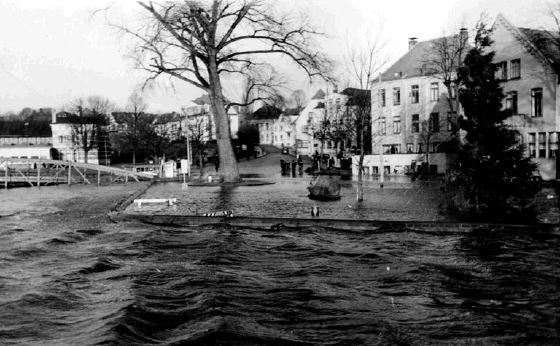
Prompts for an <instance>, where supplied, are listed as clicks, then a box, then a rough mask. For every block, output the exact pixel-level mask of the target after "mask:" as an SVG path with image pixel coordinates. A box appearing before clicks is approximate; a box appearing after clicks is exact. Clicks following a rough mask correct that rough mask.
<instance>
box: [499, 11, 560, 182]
mask: <svg viewBox="0 0 560 346" xmlns="http://www.w3.org/2000/svg"><path fill="white" fill-rule="evenodd" d="M491 35H492V36H491V37H492V40H493V44H492V47H491V48H492V50H494V51H495V56H494V61H495V63H496V66H497V71H496V74H497V78H498V79H499V80H500V81H501V86H502V87H503V91H504V94H505V95H506V97H505V99H504V107H505V108H506V109H510V110H511V111H512V112H513V116H511V117H510V118H509V119H507V121H506V122H507V123H508V124H510V125H511V126H513V127H514V128H516V129H517V130H518V131H519V132H520V134H521V137H522V141H523V143H524V144H525V146H526V150H527V155H528V156H530V157H532V158H534V160H535V161H536V162H537V164H538V170H539V174H540V176H541V177H542V179H543V180H554V179H559V178H560V172H559V171H560V164H559V163H560V162H559V160H560V159H559V157H560V153H559V149H558V144H559V143H558V135H559V133H560V109H559V107H560V94H559V89H558V83H559V73H560V49H559V46H558V44H559V43H560V38H559V36H558V33H552V32H546V31H543V30H535V29H528V28H519V27H516V26H514V25H513V24H512V23H510V22H509V21H508V20H507V19H506V18H505V17H504V16H503V15H501V14H500V15H498V17H497V18H496V21H495V22H494V25H493V27H492V34H491Z"/></svg>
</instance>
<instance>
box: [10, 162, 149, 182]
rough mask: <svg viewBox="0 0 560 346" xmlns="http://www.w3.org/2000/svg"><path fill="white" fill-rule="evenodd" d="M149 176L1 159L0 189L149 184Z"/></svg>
mask: <svg viewBox="0 0 560 346" xmlns="http://www.w3.org/2000/svg"><path fill="white" fill-rule="evenodd" d="M154 178H155V176H154V174H152V173H147V172H136V171H133V170H127V169H122V168H115V167H108V166H100V165H93V164H88V163H80V162H70V161H60V160H49V159H21V158H0V186H2V185H4V187H5V188H6V189H7V188H8V185H10V184H12V185H14V184H26V185H29V186H41V185H56V184H68V185H71V184H91V183H92V182H97V184H98V185H100V184H101V182H103V183H116V182H125V183H127V182H128V180H129V179H132V180H134V181H140V180H152V179H154Z"/></svg>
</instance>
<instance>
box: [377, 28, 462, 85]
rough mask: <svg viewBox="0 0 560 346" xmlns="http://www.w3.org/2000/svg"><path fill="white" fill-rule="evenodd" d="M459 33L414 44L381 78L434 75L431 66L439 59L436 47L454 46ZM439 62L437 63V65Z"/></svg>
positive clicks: (384, 79) (386, 79)
mask: <svg viewBox="0 0 560 346" xmlns="http://www.w3.org/2000/svg"><path fill="white" fill-rule="evenodd" d="M459 35H461V34H457V35H451V36H442V37H438V38H434V39H431V40H427V41H421V42H418V43H416V44H414V46H413V47H412V48H410V49H409V50H408V52H406V53H405V54H404V55H403V56H402V57H401V58H400V59H399V60H397V62H395V63H394V64H393V65H392V66H391V67H389V68H388V69H387V70H386V71H385V72H384V73H382V74H381V80H382V81H390V80H396V79H402V78H413V77H421V76H429V75H432V74H433V70H432V71H431V67H430V66H432V67H433V65H434V59H436V60H437V59H438V58H437V52H435V49H437V47H438V46H441V45H445V46H451V47H452V46H453V45H454V44H458V42H459V41H458V39H459V38H460V37H461V36H459ZM409 44H411V43H409ZM434 54H436V55H434ZM437 64H438V63H435V65H437Z"/></svg>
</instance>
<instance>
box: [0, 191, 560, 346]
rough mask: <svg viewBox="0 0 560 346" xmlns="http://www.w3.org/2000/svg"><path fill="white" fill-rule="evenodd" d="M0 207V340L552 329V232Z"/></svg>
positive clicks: (533, 332)
mask: <svg viewBox="0 0 560 346" xmlns="http://www.w3.org/2000/svg"><path fill="white" fill-rule="evenodd" d="M217 193H221V192H220V191H217ZM229 195H231V194H229ZM6 221H7V220H4V219H0V287H1V290H2V295H0V322H1V324H0V344H3V345H8V344H11V345H31V344H32V345H37V344H48V345H53V344H56V345H94V344H107V345H144V344H198V345H220V344H235V345H292V344H294V345H341V344H343V345H393V344H403V345H404V344H413V345H417V344H419V345H426V344H461V345H466V344H468V345H474V344H476V345H481V344H482V345H488V344H491V345H495V344H508V345H527V344H532V345H557V344H559V343H560V328H559V327H558V316H560V293H559V292H560V287H558V286H559V285H560V269H559V267H558V265H557V264H558V262H559V260H560V234H558V233H553V232H552V233H551V232H548V231H544V230H539V229H532V230H526V231H518V232H505V231H501V232H498V231H492V230H477V231H474V232H471V233H467V234H465V233H462V232H454V231H453V230H452V229H450V230H448V231H449V232H446V233H427V232H415V231H413V230H410V229H407V228H404V227H402V228H398V229H397V228H392V229H388V228H387V229H381V230H378V231H376V232H374V233H373V232H342V231H336V230H331V229H321V228H307V229H286V228H283V227H281V226H279V227H277V228H276V229H274V230H264V229H243V228H234V227H229V226H225V225H223V226H206V227H204V226H201V227H190V228H173V227H164V226H153V225H143V224H136V223H125V224H120V225H118V227H117V228H116V229H115V230H114V231H111V232H106V231H102V230H98V229H95V227H93V228H92V226H89V227H84V229H79V230H74V231H60V230H56V229H40V230H39V229H34V228H33V227H31V226H30V225H26V224H25V223H23V224H22V225H21V227H19V228H15V227H13V226H9V227H7V225H8V223H6Z"/></svg>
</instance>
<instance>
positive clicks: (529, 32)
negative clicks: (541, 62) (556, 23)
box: [518, 28, 560, 71]
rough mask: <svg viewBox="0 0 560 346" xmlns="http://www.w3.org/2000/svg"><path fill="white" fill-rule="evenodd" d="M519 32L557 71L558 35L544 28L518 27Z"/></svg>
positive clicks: (558, 62) (559, 40) (559, 58)
mask: <svg viewBox="0 0 560 346" xmlns="http://www.w3.org/2000/svg"><path fill="white" fill-rule="evenodd" d="M518 29H519V31H520V32H521V34H523V36H525V37H526V38H527V40H528V41H529V42H531V44H532V45H533V46H534V47H535V48H536V49H537V50H539V51H540V52H541V53H542V55H543V56H544V57H545V58H546V60H548V62H549V63H550V64H551V65H552V66H553V67H554V69H555V70H556V71H559V70H560V69H559V67H560V47H559V44H560V36H559V35H558V33H554V32H551V31H546V30H536V29H529V28H518Z"/></svg>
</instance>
